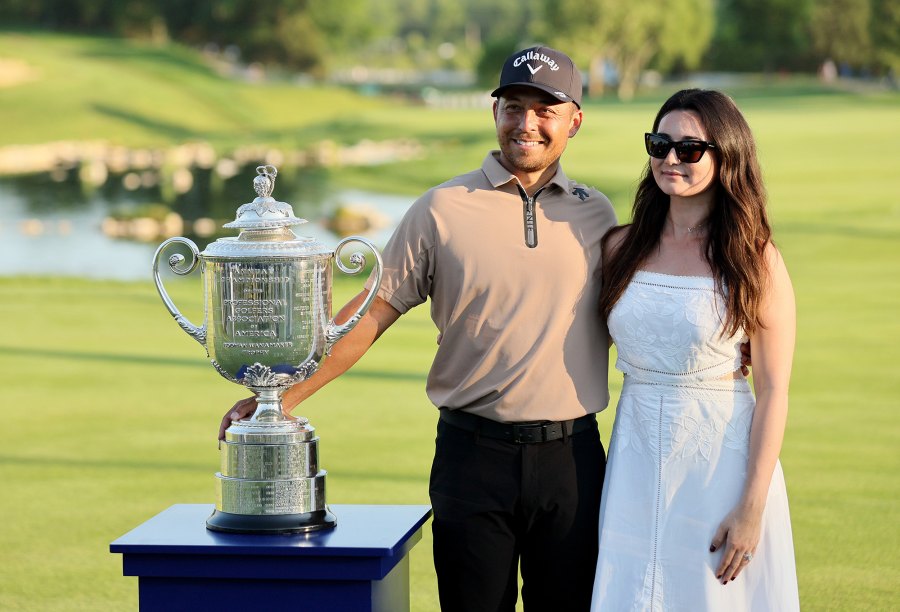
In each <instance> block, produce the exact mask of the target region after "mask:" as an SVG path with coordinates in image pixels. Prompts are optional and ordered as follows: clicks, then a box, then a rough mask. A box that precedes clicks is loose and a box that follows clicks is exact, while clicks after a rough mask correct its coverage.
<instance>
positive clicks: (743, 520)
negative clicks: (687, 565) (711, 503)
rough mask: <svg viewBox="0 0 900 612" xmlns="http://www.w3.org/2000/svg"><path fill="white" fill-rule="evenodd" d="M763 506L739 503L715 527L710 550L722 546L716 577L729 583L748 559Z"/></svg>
mask: <svg viewBox="0 0 900 612" xmlns="http://www.w3.org/2000/svg"><path fill="white" fill-rule="evenodd" d="M761 524H762V509H760V510H754V509H751V508H748V507H745V506H738V507H737V508H735V509H734V510H732V511H731V512H730V513H729V514H728V516H726V517H725V520H723V521H722V523H721V524H720V525H719V528H718V529H717V530H716V535H715V536H714V537H713V540H712V544H711V545H710V547H709V552H715V551H717V550H720V549H721V550H722V560H721V562H720V563H719V567H718V569H717V570H716V578H717V579H718V580H719V581H721V583H722V584H728V583H729V582H730V581H731V580H734V579H735V578H737V576H738V574H740V573H741V571H742V570H743V569H744V567H746V566H747V564H748V563H750V562H751V560H752V558H753V555H754V554H755V553H756V546H757V545H758V544H759V532H760V528H761Z"/></svg>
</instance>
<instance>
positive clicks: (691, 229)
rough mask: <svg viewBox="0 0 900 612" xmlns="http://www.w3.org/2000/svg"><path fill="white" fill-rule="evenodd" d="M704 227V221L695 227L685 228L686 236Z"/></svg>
mask: <svg viewBox="0 0 900 612" xmlns="http://www.w3.org/2000/svg"><path fill="white" fill-rule="evenodd" d="M704 225H706V221H701V222H700V223H698V224H697V225H695V226H693V227H689V228H687V231H688V234H693V233H694V230H698V229H700V228H701V227H703V226H704Z"/></svg>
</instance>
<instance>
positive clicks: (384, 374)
mask: <svg viewBox="0 0 900 612" xmlns="http://www.w3.org/2000/svg"><path fill="white" fill-rule="evenodd" d="M3 356H11V357H17V358H21V357H33V358H38V359H63V360H69V361H102V362H115V363H128V364H137V365H150V366H178V367H191V368H209V367H210V365H209V363H207V362H206V361H203V360H201V359H191V358H183V357H160V356H156V355H126V354H120V353H100V352H89V351H63V350H47V349H33V348H25V347H17V346H0V357H3ZM343 376H346V377H348V378H371V379H379V380H403V381H422V382H424V381H425V379H426V373H425V372H397V371H389V370H363V369H358V370H350V371H349V372H347V373H345V374H344V375H343Z"/></svg>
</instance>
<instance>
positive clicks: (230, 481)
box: [153, 166, 382, 533]
mask: <svg viewBox="0 0 900 612" xmlns="http://www.w3.org/2000/svg"><path fill="white" fill-rule="evenodd" d="M256 171H257V176H256V178H255V179H254V181H253V187H254V189H255V191H256V193H257V195H258V196H259V197H257V198H256V199H255V200H253V202H250V203H249V204H244V205H243V206H241V207H240V208H238V210H237V217H236V219H235V220H234V221H233V222H231V223H226V224H225V225H224V226H223V227H227V228H235V229H239V230H240V235H239V236H237V237H236V238H234V237H229V238H220V239H219V240H216V241H215V242H213V243H212V244H210V245H209V246H208V247H207V248H206V250H205V251H203V252H202V253H200V252H199V251H198V249H197V245H196V244H194V243H193V242H192V241H191V240H188V239H187V238H181V237H179V238H170V239H169V240H166V241H165V242H163V243H162V244H161V245H160V246H159V248H158V249H157V250H156V254H155V255H154V257H153V277H154V279H155V281H156V288H157V289H158V290H159V295H160V297H162V300H163V302H164V303H165V305H166V308H168V310H169V312H170V313H171V314H172V316H173V317H175V321H176V322H177V323H178V325H180V326H181V328H182V329H183V330H184V331H185V332H187V333H188V335H190V336H191V337H192V338H194V339H195V340H196V341H197V342H199V343H200V344H202V345H203V346H204V347H205V348H206V353H207V355H208V356H209V358H210V361H212V365H213V367H215V368H216V370H217V371H218V372H219V374H221V375H222V376H224V377H225V378H227V379H228V380H230V381H231V382H234V383H237V384H239V385H244V386H245V387H248V388H249V389H250V390H251V391H253V392H254V393H255V394H256V399H257V403H258V407H257V409H256V411H255V412H254V413H253V415H252V416H250V417H249V418H246V419H243V420H240V421H237V422H235V423H232V425H231V427H229V428H228V430H227V431H226V432H225V441H224V442H223V443H222V444H221V445H220V455H221V472H219V473H217V474H216V509H215V511H214V512H213V514H212V515H211V516H210V517H209V519H208V520H207V521H206V526H207V528H209V529H212V530H214V531H226V532H237V533H300V532H306V531H313V530H316V529H326V528H329V527H333V526H334V525H335V524H336V519H335V517H334V515H333V514H332V513H331V512H330V511H329V509H328V507H327V506H326V504H325V475H326V472H325V470H321V469H319V465H318V463H319V462H318V441H319V438H318V437H317V436H316V434H315V428H314V427H312V426H311V425H310V424H309V421H308V420H307V419H305V418H303V417H299V418H292V417H288V416H285V415H284V413H283V412H282V406H281V396H282V394H283V393H284V391H285V390H286V389H288V388H289V387H291V386H292V385H294V384H296V383H299V382H301V381H304V380H306V379H307V378H309V377H310V376H312V375H313V374H315V372H316V370H317V369H318V367H319V364H320V363H321V362H322V360H323V359H324V358H325V357H326V355H328V353H329V351H330V349H331V347H332V345H333V344H334V343H335V342H337V341H338V340H339V339H340V338H341V337H343V336H344V335H345V334H346V333H347V332H349V331H350V330H351V329H353V327H354V326H355V325H356V323H357V322H358V321H359V320H360V318H362V316H363V314H365V312H366V310H368V308H369V305H370V304H371V303H372V300H373V299H374V297H375V293H376V292H377V291H378V287H379V286H380V285H381V271H382V263H381V255H380V254H379V253H378V251H377V250H376V249H375V247H374V246H373V245H372V243H370V242H369V241H368V240H365V239H364V238H359V237H355V236H351V237H349V238H345V239H344V240H341V241H340V242H339V243H338V245H337V247H336V248H335V249H334V250H332V249H329V248H327V247H325V246H324V245H322V244H321V243H319V242H317V241H315V240H314V239H312V238H303V237H298V236H297V235H296V234H294V232H293V231H292V230H291V229H290V228H291V227H293V226H295V225H299V224H301V223H305V220H304V219H298V218H297V217H295V216H294V212H293V209H292V208H291V206H290V205H289V204H286V203H285V202H277V201H275V200H274V199H273V198H272V190H273V188H274V185H275V177H276V175H277V173H278V171H277V170H276V169H275V168H274V167H272V166H260V167H258V168H257V169H256ZM351 242H361V243H363V244H364V245H366V246H367V247H368V248H369V249H370V250H371V251H372V253H373V254H374V255H375V269H374V272H373V280H374V284H373V286H372V290H371V291H370V292H369V295H368V297H367V298H366V299H365V301H364V302H363V303H362V304H361V305H360V307H359V309H358V310H357V311H356V312H355V313H354V314H353V316H351V317H350V318H349V319H348V320H347V321H346V322H345V323H344V324H341V325H339V324H337V323H335V322H334V320H333V319H332V318H331V274H332V270H331V263H332V261H335V262H336V263H337V266H338V268H339V269H340V270H341V271H342V272H344V273H346V274H358V273H359V272H360V271H361V270H362V269H363V267H364V266H365V258H364V257H363V255H362V254H361V253H358V252H357V253H353V254H352V255H351V256H350V257H349V263H350V265H349V266H347V265H345V264H344V263H343V261H342V260H341V257H340V253H341V249H342V248H343V247H344V246H345V245H347V244H348V243H351ZM172 243H180V244H183V245H186V246H187V247H188V248H189V249H190V251H191V254H192V258H191V261H190V262H186V261H185V257H184V256H183V255H180V254H175V255H172V256H171V257H169V259H168V265H169V267H170V268H171V269H172V271H173V272H175V273H176V274H178V275H182V276H183V275H187V274H190V273H191V272H192V271H193V270H194V269H195V268H196V267H197V265H198V264H199V265H200V271H201V275H202V277H203V284H204V298H205V299H204V311H205V314H204V322H203V325H202V326H199V327H198V326H196V325H194V324H193V323H191V322H190V321H189V320H188V319H187V318H186V317H184V316H183V315H182V314H181V313H180V312H179V311H178V308H176V307H175V304H174V303H173V302H172V300H171V299H170V298H169V295H168V293H167V292H166V290H165V288H164V287H163V283H162V279H160V276H159V261H160V259H161V258H162V256H163V253H164V251H166V250H167V248H168V247H169V246H170V245H171V244H172Z"/></svg>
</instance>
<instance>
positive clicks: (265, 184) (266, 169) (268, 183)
mask: <svg viewBox="0 0 900 612" xmlns="http://www.w3.org/2000/svg"><path fill="white" fill-rule="evenodd" d="M256 174H257V177H256V178H254V179H253V190H254V191H256V195H258V196H259V197H261V198H269V197H271V196H272V192H273V191H274V190H275V177H276V176H278V169H277V168H276V167H275V166H271V165H268V164H267V165H265V166H257V167H256Z"/></svg>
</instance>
